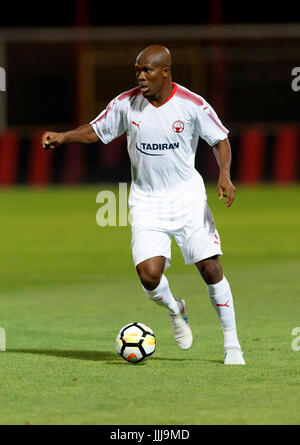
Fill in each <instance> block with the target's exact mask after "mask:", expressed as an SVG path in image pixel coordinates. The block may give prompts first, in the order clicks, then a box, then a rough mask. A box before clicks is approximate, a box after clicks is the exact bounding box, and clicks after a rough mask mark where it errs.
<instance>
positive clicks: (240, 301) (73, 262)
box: [0, 185, 300, 425]
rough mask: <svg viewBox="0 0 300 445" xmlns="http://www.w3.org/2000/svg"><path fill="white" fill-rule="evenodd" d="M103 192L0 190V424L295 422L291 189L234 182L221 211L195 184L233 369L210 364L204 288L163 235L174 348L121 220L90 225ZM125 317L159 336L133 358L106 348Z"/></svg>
mask: <svg viewBox="0 0 300 445" xmlns="http://www.w3.org/2000/svg"><path fill="white" fill-rule="evenodd" d="M106 188H108V189H111V190H113V188H112V186H107V187H106V186H104V185H101V186H100V185H98V186H96V187H94V186H93V187H81V188H80V187H75V188H72V187H71V188H59V187H52V188H45V189H28V188H22V187H20V188H12V189H1V190H0V196H1V218H0V241H1V243H0V244H1V267H0V296H1V298H0V326H1V327H3V328H4V329H5V331H6V335H7V351H6V352H1V353H0V398H1V404H0V424H35V425H37V424H72V425H75V424H77V425H78V424H81V425H84V424H99V425H107V424H109V425H125V424H129V425H143V424H144V425H147V424H150V425H162V424H165V425H166V424H170V425H188V424H190V425H192V424H196V425H202V424H299V422H300V412H299V400H300V390H299V388H300V386H299V384H300V376H299V364H300V351H298V352H297V351H293V350H292V347H291V343H292V340H293V339H294V337H293V336H292V330H293V328H294V327H298V326H300V304H299V289H300V285H299V275H300V252H299V246H300V230H299V227H300V200H299V192H300V188H299V187H297V186H292V187H282V188H280V187H275V186H271V185H269V186H261V187H248V188H247V187H238V190H237V194H236V200H235V202H234V204H233V206H232V207H231V208H230V209H226V207H225V205H224V203H223V202H220V201H219V200H218V197H217V192H216V188H215V186H213V187H208V190H207V191H208V198H209V205H210V207H211V209H212V211H213V214H214V217H215V221H216V226H217V228H218V230H219V233H220V235H221V239H222V249H223V252H224V256H223V258H222V264H223V267H224V271H225V274H226V276H227V278H228V280H229V282H230V284H231V287H232V291H233V296H234V301H235V311H236V317H237V326H238V334H239V339H240V342H241V344H242V347H243V350H244V353H245V359H246V361H247V366H236V367H233V366H224V365H223V344H222V332H221V328H220V325H219V322H218V320H217V317H216V314H215V312H214V310H213V308H212V307H211V305H210V302H209V298H208V296H207V292H206V287H205V285H204V282H203V281H202V279H201V277H200V275H199V273H198V272H197V270H196V268H195V267H194V266H185V265H184V261H183V258H182V256H181V253H180V250H179V248H178V247H177V245H176V244H175V243H173V250H172V255H173V257H172V265H171V268H170V269H168V271H167V272H166V275H167V277H168V279H169V282H170V286H171V289H172V291H173V293H174V295H176V296H181V297H184V298H185V299H186V301H187V307H188V312H189V318H190V324H191V327H192V330H193V334H194V343H193V346H192V348H191V349H190V350H188V351H182V350H180V349H179V348H178V347H177V345H176V344H175V341H174V339H173V336H172V331H171V323H170V320H169V317H168V314H167V312H166V310H165V309H164V308H161V307H159V306H157V305H155V304H154V303H152V302H150V301H149V300H148V299H147V298H146V297H145V295H144V293H143V292H142V289H141V286H140V283H139V281H138V277H137V274H136V271H135V269H134V267H133V263H132V258H131V250H130V240H131V236H130V226H128V227H106V228H100V227H99V226H97V224H96V211H97V210H98V208H99V204H96V195H97V193H98V192H99V191H101V190H103V189H106ZM115 190H117V188H116V189H115ZM131 321H141V322H144V323H146V324H148V325H149V326H150V327H151V328H152V329H153V330H154V332H155V334H156V336H157V341H158V346H157V350H156V352H155V353H154V355H153V356H152V357H151V358H150V359H149V360H147V361H146V362H143V363H141V364H139V365H132V364H128V363H126V362H125V361H124V360H123V359H121V358H120V357H119V356H118V355H117V353H116V352H115V346H114V341H115V336H116V334H117V332H118V331H119V329H120V328H121V327H122V326H123V325H125V324H127V323H129V322H131ZM298 344H299V345H300V341H299V342H298Z"/></svg>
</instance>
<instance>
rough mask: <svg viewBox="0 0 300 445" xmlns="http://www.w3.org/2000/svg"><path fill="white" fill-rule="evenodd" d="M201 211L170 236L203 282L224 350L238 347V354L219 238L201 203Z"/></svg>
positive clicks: (210, 217) (207, 208)
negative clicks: (221, 333) (217, 319)
mask: <svg viewBox="0 0 300 445" xmlns="http://www.w3.org/2000/svg"><path fill="white" fill-rule="evenodd" d="M203 212H204V213H203V215H202V218H201V215H200V216H198V218H193V220H191V221H190V222H189V224H188V225H187V226H186V227H185V228H184V230H182V231H178V233H176V234H174V236H175V239H176V241H177V243H178V245H179V247H180V249H181V251H182V254H183V257H184V259H185V263H186V264H196V266H197V268H198V270H199V271H200V273H201V275H202V277H203V279H204V281H205V283H206V285H207V291H208V294H209V297H210V300H211V302H212V305H213V307H214V309H215V311H216V313H217V315H218V318H219V320H220V323H221V326H222V329H223V332H224V348H225V353H226V352H227V351H228V350H229V349H230V350H235V351H237V350H238V351H239V355H240V356H241V352H240V344H239V341H238V338H237V333H236V323H235V313H234V306H233V298H232V294H231V289H230V286H229V283H228V281H227V279H226V278H225V277H224V275H223V269H222V265H221V263H220V260H219V255H222V251H221V241H220V237H219V234H218V232H217V230H216V228H215V225H214V221H213V216H212V213H211V211H210V209H209V207H208V205H207V204H205V205H204V207H203ZM201 220H202V223H201ZM199 221H200V223H199ZM241 357H242V356H241Z"/></svg>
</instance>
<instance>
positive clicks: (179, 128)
mask: <svg viewBox="0 0 300 445" xmlns="http://www.w3.org/2000/svg"><path fill="white" fill-rule="evenodd" d="M172 129H173V131H175V133H182V132H183V130H184V123H183V122H182V121H180V120H178V121H175V122H173V125H172Z"/></svg>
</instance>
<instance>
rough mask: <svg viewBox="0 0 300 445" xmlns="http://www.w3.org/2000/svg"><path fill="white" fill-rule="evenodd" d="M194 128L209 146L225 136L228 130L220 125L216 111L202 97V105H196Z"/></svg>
mask: <svg viewBox="0 0 300 445" xmlns="http://www.w3.org/2000/svg"><path fill="white" fill-rule="evenodd" d="M196 128H197V131H198V132H199V134H200V137H201V138H202V139H204V140H205V141H206V142H207V143H208V144H209V145H210V146H214V145H216V144H217V143H218V142H220V141H223V140H224V139H226V138H227V135H228V133H229V131H228V130H227V128H225V127H224V125H222V122H221V121H220V119H219V118H218V116H217V113H216V112H215V111H214V109H213V108H212V107H211V105H210V104H209V103H208V102H206V101H205V100H204V99H203V105H201V106H200V107H199V106H198V107H197V112H196Z"/></svg>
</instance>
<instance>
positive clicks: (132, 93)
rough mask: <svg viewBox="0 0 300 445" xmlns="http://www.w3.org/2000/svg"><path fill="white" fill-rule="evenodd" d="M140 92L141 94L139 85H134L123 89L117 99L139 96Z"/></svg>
mask: <svg viewBox="0 0 300 445" xmlns="http://www.w3.org/2000/svg"><path fill="white" fill-rule="evenodd" d="M140 94H142V92H141V89H140V87H135V88H132V89H131V90H129V91H125V93H122V94H120V96H119V97H118V100H123V99H126V98H127V97H131V96H139V95H140Z"/></svg>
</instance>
